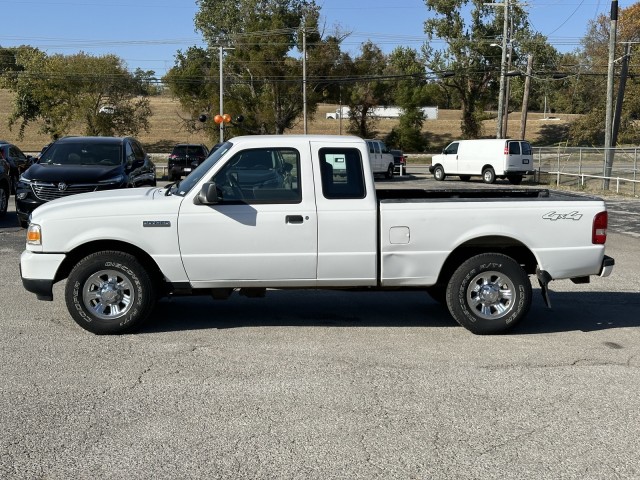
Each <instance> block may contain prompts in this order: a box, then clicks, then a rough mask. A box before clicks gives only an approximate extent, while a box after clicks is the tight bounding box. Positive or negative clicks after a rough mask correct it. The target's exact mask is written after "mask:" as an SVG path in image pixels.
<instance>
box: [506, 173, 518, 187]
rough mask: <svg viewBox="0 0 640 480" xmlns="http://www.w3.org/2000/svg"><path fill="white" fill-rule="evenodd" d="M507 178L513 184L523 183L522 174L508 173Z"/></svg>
mask: <svg viewBox="0 0 640 480" xmlns="http://www.w3.org/2000/svg"><path fill="white" fill-rule="evenodd" d="M507 180H509V183H510V184H511V185H520V184H521V183H522V175H507Z"/></svg>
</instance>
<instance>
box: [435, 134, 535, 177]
mask: <svg viewBox="0 0 640 480" xmlns="http://www.w3.org/2000/svg"><path fill="white" fill-rule="evenodd" d="M429 172H431V173H432V174H433V177H434V178H435V179H436V180H444V179H445V178H446V176H447V175H457V176H459V177H460V180H465V181H466V180H469V178H471V176H475V175H477V176H482V180H484V182H485V183H493V182H495V181H496V178H506V179H508V180H509V182H511V183H512V184H514V185H519V184H520V182H522V177H523V176H524V175H532V174H533V173H534V169H533V151H532V150H531V145H530V144H529V142H527V141H525V140H512V139H487V140H457V141H455V142H452V143H450V144H449V145H447V148H445V149H444V150H443V151H442V154H441V155H434V156H433V158H432V159H431V166H430V167H429Z"/></svg>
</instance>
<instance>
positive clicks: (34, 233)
mask: <svg viewBox="0 0 640 480" xmlns="http://www.w3.org/2000/svg"><path fill="white" fill-rule="evenodd" d="M27 244H29V245H42V231H41V229H40V225H36V224H35V223H31V224H29V228H28V229H27Z"/></svg>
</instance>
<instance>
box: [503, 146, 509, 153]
mask: <svg viewBox="0 0 640 480" xmlns="http://www.w3.org/2000/svg"><path fill="white" fill-rule="evenodd" d="M504 154H505V155H509V144H508V143H505V144H504Z"/></svg>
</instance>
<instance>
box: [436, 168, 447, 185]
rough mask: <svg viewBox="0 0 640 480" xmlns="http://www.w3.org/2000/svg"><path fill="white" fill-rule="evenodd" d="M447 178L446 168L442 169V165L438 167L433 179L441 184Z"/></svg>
mask: <svg viewBox="0 0 640 480" xmlns="http://www.w3.org/2000/svg"><path fill="white" fill-rule="evenodd" d="M446 177H447V175H446V174H445V173H444V168H442V165H436V166H435V167H434V169H433V178H435V179H436V180H438V181H439V182H440V181H442V180H444V179H445V178H446Z"/></svg>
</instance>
